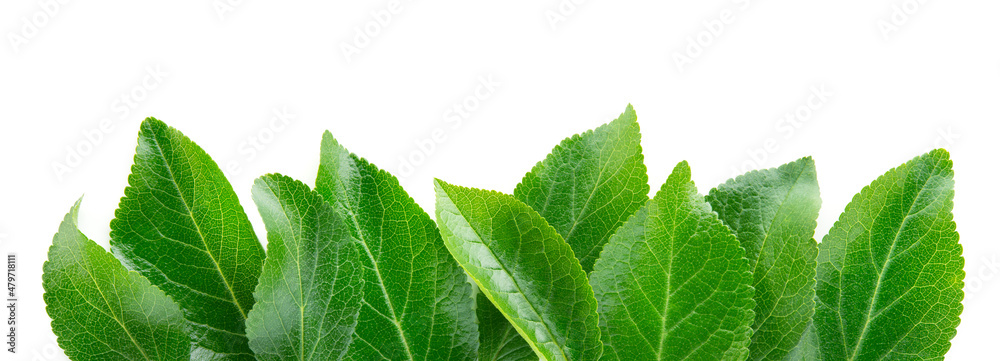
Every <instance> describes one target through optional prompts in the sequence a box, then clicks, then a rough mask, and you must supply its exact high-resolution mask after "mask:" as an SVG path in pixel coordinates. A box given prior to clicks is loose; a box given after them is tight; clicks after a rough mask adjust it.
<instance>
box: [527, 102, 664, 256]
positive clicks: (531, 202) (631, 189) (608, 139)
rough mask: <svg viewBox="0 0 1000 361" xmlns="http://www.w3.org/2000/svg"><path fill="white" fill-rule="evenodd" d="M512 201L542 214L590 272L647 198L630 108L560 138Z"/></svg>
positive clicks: (644, 169) (646, 188) (636, 133)
mask: <svg viewBox="0 0 1000 361" xmlns="http://www.w3.org/2000/svg"><path fill="white" fill-rule="evenodd" d="M514 197H515V198H517V199H518V200H520V201H521V202H524V203H525V204H527V205H528V206H530V207H531V208H532V209H534V210H535V211H537V212H538V214H541V215H542V217H543V218H545V221H547V222H548V223H549V224H550V225H551V226H552V228H555V229H556V232H558V233H559V235H561V236H562V237H563V239H565V240H566V243H569V245H570V247H572V248H573V253H574V254H576V257H577V258H578V259H579V260H580V265H581V266H583V270H584V272H587V273H590V271H591V270H592V269H593V267H594V260H596V259H597V257H598V256H599V255H600V254H601V249H602V248H603V247H604V244H605V243H607V242H608V239H609V238H611V235H612V234H613V233H614V232H615V230H616V229H618V227H621V225H622V224H623V223H625V220H626V219H628V217H629V216H631V215H632V214H633V213H635V211H636V210H637V209H639V207H641V206H642V205H643V204H644V203H646V200H648V199H649V183H648V181H647V176H646V166H645V165H644V164H643V163H642V147H641V146H640V145H639V123H637V122H636V117H635V111H634V110H632V105H629V106H628V108H626V109H625V112H624V113H622V114H621V115H620V116H619V117H618V119H615V120H614V121H612V122H611V123H608V124H605V125H602V126H600V127H598V128H597V129H594V130H590V131H587V132H585V133H583V134H577V135H574V136H572V137H569V138H566V139H565V140H563V141H562V143H560V144H559V145H557V146H556V147H555V149H552V153H551V154H549V155H548V157H546V158H545V160H543V161H541V162H538V164H537V165H535V167H534V168H533V169H532V170H531V172H528V174H526V175H525V176H524V179H522V180H521V183H520V184H518V185H517V188H515V189H514Z"/></svg>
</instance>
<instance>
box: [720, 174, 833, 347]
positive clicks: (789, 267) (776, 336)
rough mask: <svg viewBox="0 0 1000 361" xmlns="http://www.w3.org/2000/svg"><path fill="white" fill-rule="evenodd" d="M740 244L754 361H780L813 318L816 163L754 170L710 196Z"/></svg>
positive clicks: (722, 186) (816, 203)
mask: <svg viewBox="0 0 1000 361" xmlns="http://www.w3.org/2000/svg"><path fill="white" fill-rule="evenodd" d="M707 199H708V202H709V203H710V204H711V205H712V209H714V210H715V211H716V212H718V213H719V218H720V219H721V220H722V222H723V223H725V224H726V225H727V226H729V228H730V229H732V230H733V231H734V232H736V237H737V238H738V239H739V240H740V244H741V245H742V246H743V249H744V250H746V253H747V258H748V259H749V260H750V265H751V267H750V270H751V271H752V272H753V276H754V280H753V286H754V301H756V307H755V308H754V314H755V315H756V320H755V321H754V324H753V332H754V333H753V336H752V337H751V343H750V359H751V360H781V359H784V358H785V357H786V356H787V355H788V353H789V351H791V349H792V348H793V347H795V345H796V344H798V342H799V339H800V338H801V337H802V332H803V331H804V330H805V328H806V325H807V324H808V323H809V320H810V319H811V318H812V313H813V307H814V305H815V302H814V301H813V298H814V297H815V294H816V292H815V291H814V288H813V287H814V286H815V284H816V281H815V276H816V252H817V247H816V240H814V239H813V233H814V232H815V231H816V217H818V216H819V206H820V199H819V184H818V183H817V182H816V166H815V164H814V163H813V161H812V158H802V159H799V160H798V161H795V162H792V163H788V164H785V165H782V166H780V167H778V168H772V169H768V170H761V171H753V172H750V173H747V174H744V175H741V176H739V177H736V178H734V179H730V180H728V181H726V183H724V184H722V185H720V186H719V187H718V188H716V189H713V190H712V191H710V192H709V193H708V197H707Z"/></svg>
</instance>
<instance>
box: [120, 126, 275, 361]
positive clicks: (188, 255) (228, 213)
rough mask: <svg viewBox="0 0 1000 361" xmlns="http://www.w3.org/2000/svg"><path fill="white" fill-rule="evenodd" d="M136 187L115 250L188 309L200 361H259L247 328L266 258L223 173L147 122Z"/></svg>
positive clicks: (123, 209)
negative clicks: (256, 287)
mask: <svg viewBox="0 0 1000 361" xmlns="http://www.w3.org/2000/svg"><path fill="white" fill-rule="evenodd" d="M128 183H129V187H128V188H125V196H124V197H123V198H122V199H121V203H120V204H119V206H118V210H117V211H116V212H115V217H116V218H115V219H114V220H113V221H112V222H111V246H112V250H113V251H114V252H115V254H116V255H117V256H118V258H120V259H121V260H122V261H123V262H124V263H125V264H126V265H128V266H129V267H130V268H131V269H133V270H136V271H139V273H141V274H142V275H143V276H145V277H146V278H147V279H149V280H150V282H152V283H153V284H154V285H156V286H157V287H159V288H160V289H162V290H163V291H164V292H166V293H167V295H169V296H170V297H172V298H173V299H174V300H175V301H176V302H177V304H178V305H180V307H181V309H182V310H183V311H184V316H185V318H186V319H187V320H188V321H190V323H191V326H192V328H193V330H194V333H195V337H196V339H198V342H199V345H200V349H199V350H195V351H194V353H195V354H196V356H197V357H198V358H204V359H212V360H253V354H252V353H251V351H250V348H249V347H248V346H247V338H246V336H245V334H244V321H245V319H246V315H247V312H249V311H250V308H251V307H252V306H253V293H252V292H253V289H254V286H256V285H257V277H258V276H259V275H260V270H261V265H262V264H263V260H264V250H263V248H262V247H261V245H260V243H259V242H258V241H257V236H256V235H255V234H254V231H253V228H252V227H251V225H250V221H249V220H248V219H247V215H246V213H244V211H243V207H242V206H241V205H240V203H239V199H237V198H236V193H235V192H234V191H233V188H232V186H231V185H230V184H229V181H227V180H226V177H225V176H224V175H223V174H222V171H221V170H220V169H219V167H218V165H216V164H215V162H214V161H212V159H211V158H210V157H209V156H208V155H207V154H205V152H204V151H203V150H202V149H201V148H200V147H198V146H197V145H196V144H194V142H192V141H191V140H190V139H188V138H187V137H185V136H184V135H183V134H181V133H180V132H179V131H177V130H176V129H173V128H171V127H168V126H167V125H166V124H164V123H163V122H161V121H159V120H156V119H153V118H147V119H146V120H145V121H144V122H142V125H141V129H140V131H139V145H138V147H137V148H136V154H135V164H134V165H133V166H132V174H131V175H129V177H128Z"/></svg>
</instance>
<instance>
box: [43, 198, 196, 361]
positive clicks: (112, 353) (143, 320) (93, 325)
mask: <svg viewBox="0 0 1000 361" xmlns="http://www.w3.org/2000/svg"><path fill="white" fill-rule="evenodd" d="M79 209H80V202H79V201H77V203H76V205H75V206H73V209H71V210H70V212H69V214H67V215H66V218H65V219H64V220H63V222H62V225H60V226H59V233H57V234H56V236H55V238H54V239H53V240H52V247H51V248H49V260H48V261H47V262H45V265H44V267H43V268H44V269H45V274H44V275H43V276H42V282H43V286H44V288H45V296H44V298H45V304H46V305H47V307H46V308H45V310H46V311H48V313H49V317H52V330H53V331H54V332H55V334H56V336H58V337H59V339H58V341H59V346H60V347H62V349H63V350H64V351H65V352H66V355H67V356H69V358H70V359H72V360H78V361H83V360H95V361H105V360H188V359H189V358H190V357H191V338H190V336H189V335H188V327H189V326H188V324H187V322H186V321H185V320H184V315H183V314H181V310H180V308H178V307H177V304H176V303H174V301H173V300H171V299H170V297H167V295H166V294H164V293H163V291H161V290H159V289H157V288H156V287H154V286H153V285H151V284H150V283H149V281H147V280H146V279H145V278H143V277H142V276H140V275H139V274H138V273H135V272H132V271H129V270H127V269H125V266H123V265H122V264H121V263H120V262H119V261H118V260H117V259H115V257H114V256H112V255H111V253H108V251H106V250H104V248H101V246H99V245H97V243H94V241H91V240H90V239H88V238H87V237H86V236H84V235H83V233H81V232H80V230H79V229H77V226H76V218H77V213H78V211H79Z"/></svg>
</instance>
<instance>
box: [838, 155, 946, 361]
mask: <svg viewBox="0 0 1000 361" xmlns="http://www.w3.org/2000/svg"><path fill="white" fill-rule="evenodd" d="M910 171H912V169H907V173H906V174H904V179H905V177H906V176H908V175H909V172H910ZM935 176H936V175H935V174H933V173H932V174H931V175H929V176H927V179H925V180H924V184H922V185H921V186H920V191H919V192H917V194H916V195H914V196H913V199H912V201H911V202H910V207H909V208H908V209H907V211H906V216H905V217H903V220H902V221H900V222H899V226H898V227H896V234H895V236H894V237H893V239H892V245H891V246H890V247H889V252H888V253H887V254H886V256H885V260H884V261H882V269H881V270H880V272H879V275H878V280H877V281H876V282H875V291H874V292H872V297H871V300H870V301H869V303H868V312H867V313H866V314H865V326H864V328H863V329H862V331H861V335H860V336H859V337H858V342H857V343H855V344H854V350H853V351H851V356H850V358H849V359H850V360H855V359H856V357H857V353H858V350H860V349H861V345H862V344H863V343H864V341H865V337H866V336H867V335H868V331H869V330H870V329H871V328H870V326H871V321H872V310H873V309H874V307H875V299H876V298H878V296H879V292H880V291H881V289H882V281H883V280H884V279H885V273H886V270H887V268H888V267H889V263H891V261H892V259H893V253H894V252H895V250H896V245H897V244H898V243H899V236H900V234H901V233H902V231H903V228H904V226H905V225H906V223H907V221H909V219H910V217H911V216H913V215H914V213H912V212H913V207H914V206H916V204H917V199H919V198H920V195H921V194H922V193H924V191H926V190H927V183H929V182H930V180H931V178H934V177H935ZM879 213H881V212H879ZM873 223H874V218H873ZM869 237H871V234H870V233H869ZM841 278H843V276H841ZM838 313H840V312H838Z"/></svg>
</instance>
